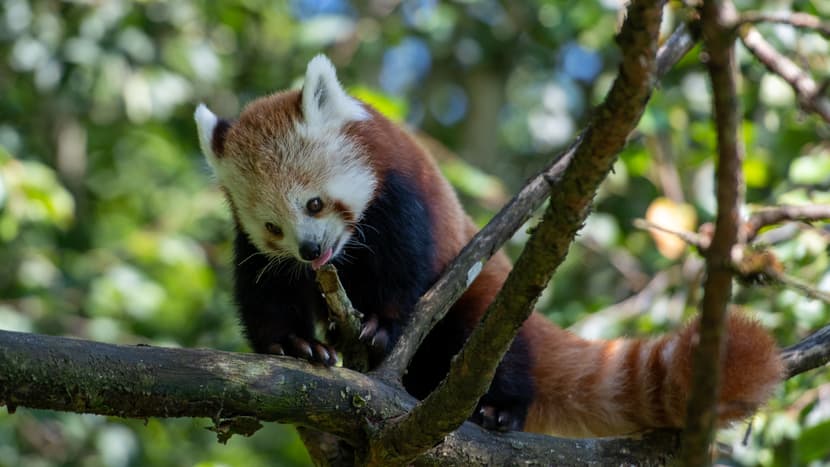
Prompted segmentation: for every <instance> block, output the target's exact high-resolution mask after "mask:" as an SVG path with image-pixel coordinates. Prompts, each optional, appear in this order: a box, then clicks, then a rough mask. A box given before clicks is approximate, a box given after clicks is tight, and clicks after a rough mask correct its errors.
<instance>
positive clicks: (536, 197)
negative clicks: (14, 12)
mask: <svg viewBox="0 0 830 467" xmlns="http://www.w3.org/2000/svg"><path fill="white" fill-rule="evenodd" d="M695 42H696V39H695V38H694V37H693V35H692V33H691V32H690V31H689V28H688V27H686V26H685V25H683V26H680V27H679V28H677V30H675V31H674V33H672V35H671V36H670V37H669V39H668V40H666V42H665V44H664V45H663V46H662V47H661V48H660V50H659V51H658V53H657V74H656V78H660V77H662V76H663V75H664V74H665V73H666V72H668V70H669V69H671V67H672V66H673V65H674V64H675V63H677V62H678V61H679V60H680V59H681V58H683V56H685V55H686V54H687V53H688V52H689V51H690V50H691V49H692V48H693V47H694V45H695ZM655 84H656V80H654V81H652V82H650V83H648V85H649V89H651V88H653V86H654V85H655ZM639 104H640V103H638V104H637V107H639ZM643 104H644V103H643ZM628 105H631V103H629V104H628ZM581 143H582V135H580V136H578V137H577V139H576V140H575V141H573V142H572V143H571V145H570V146H569V147H568V149H566V150H565V151H564V152H562V153H560V154H558V155H556V156H555V157H554V160H553V162H552V163H551V164H550V165H549V166H548V167H547V168H545V169H544V170H543V171H542V172H541V173H539V174H538V175H536V176H535V177H533V178H531V179H530V181H529V182H528V183H527V184H526V185H525V186H524V187H523V188H522V189H521V191H519V193H518V194H516V196H514V197H513V199H511V200H510V202H508V203H507V204H506V205H505V206H504V207H503V208H502V209H501V210H500V211H499V212H498V213H497V214H496V215H495V216H493V218H492V219H491V220H490V222H489V223H488V224H487V225H486V226H484V228H483V229H481V230H480V231H479V232H478V233H477V234H476V235H475V236H474V237H473V238H472V240H471V241H470V242H469V243H468V244H467V246H465V247H464V249H463V250H461V252H460V253H459V255H458V257H457V258H455V260H453V262H452V263H450V265H449V266H447V268H446V270H445V271H444V274H443V275H442V276H441V278H440V279H438V281H437V282H436V283H435V284H434V285H433V286H432V287H431V288H430V289H429V291H427V293H426V294H424V296H423V297H421V300H419V301H418V304H417V305H416V306H415V312H414V313H413V315H412V320H411V321H410V323H409V325H408V326H407V327H406V329H405V330H404V332H403V334H402V335H401V337H400V339H399V340H398V343H397V345H395V347H394V349H393V350H392V352H391V353H390V354H389V355H388V356H387V357H386V359H384V362H383V364H382V365H381V366H380V367H379V368H378V369H376V370H375V372H374V374H375V375H376V376H377V377H379V378H381V379H383V380H386V381H395V380H398V379H399V378H400V377H401V375H402V374H403V372H404V370H405V369H406V368H407V367H408V366H409V362H410V361H411V360H412V357H413V356H414V355H415V352H416V351H417V350H418V347H419V346H420V345H421V342H422V341H423V340H424V338H425V337H426V335H427V334H428V333H429V331H430V330H431V329H432V327H433V326H435V324H436V323H438V321H440V320H441V318H443V317H444V315H446V313H447V311H448V310H449V309H450V307H451V306H452V305H453V303H455V301H456V300H458V298H459V297H460V296H461V294H463V293H464V291H465V290H467V287H468V286H469V283H468V282H469V281H468V278H469V277H470V272H471V271H474V270H475V269H477V268H478V267H480V266H481V265H483V264H484V263H486V262H487V260H488V259H490V257H491V256H492V255H493V254H494V253H495V252H496V251H498V249H499V248H500V247H501V245H502V244H504V242H506V241H507V240H508V239H509V238H510V237H511V236H512V235H513V234H514V233H515V232H516V230H518V229H519V228H520V227H521V226H522V225H524V223H525V222H527V221H528V220H529V219H530V218H531V216H532V215H533V213H534V212H535V211H536V209H538V208H539V206H541V205H542V203H543V202H544V201H545V200H546V199H547V198H548V196H549V195H550V193H551V192H556V191H559V190H560V189H561V186H562V181H561V177H562V173H563V172H564V171H565V168H566V167H567V166H568V164H569V162H570V160H571V159H572V158H573V155H574V153H575V151H576V150H577V148H578V147H579V146H580V145H581Z"/></svg>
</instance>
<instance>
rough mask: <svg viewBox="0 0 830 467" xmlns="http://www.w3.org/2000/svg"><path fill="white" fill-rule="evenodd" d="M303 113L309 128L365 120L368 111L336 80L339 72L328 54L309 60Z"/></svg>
mask: <svg viewBox="0 0 830 467" xmlns="http://www.w3.org/2000/svg"><path fill="white" fill-rule="evenodd" d="M302 95H303V102H302V106H303V117H304V119H305V121H306V123H307V124H308V126H309V127H310V128H340V127H341V126H343V125H344V124H346V123H347V122H351V121H355V120H366V119H367V118H369V113H368V112H367V111H366V109H365V108H363V105H362V104H361V103H360V102H358V101H357V100H356V99H354V98H352V97H351V96H349V95H348V94H347V93H346V91H345V90H344V89H343V87H342V86H340V82H339V81H337V72H336V71H335V70H334V65H332V64H331V62H330V61H329V59H328V58H326V56H325V55H318V56H316V57H314V58H313V59H312V60H311V61H310V62H308V67H307V68H306V73H305V82H304V84H303V92H302Z"/></svg>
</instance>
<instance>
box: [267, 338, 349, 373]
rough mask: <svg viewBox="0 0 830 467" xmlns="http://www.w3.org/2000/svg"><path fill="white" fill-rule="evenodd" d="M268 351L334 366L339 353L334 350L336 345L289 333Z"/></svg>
mask: <svg viewBox="0 0 830 467" xmlns="http://www.w3.org/2000/svg"><path fill="white" fill-rule="evenodd" d="M268 353H270V354H274V355H290V356H292V357H296V358H301V359H303V360H308V361H309V362H311V363H319V364H322V365H325V366H332V365H334V364H335V363H337V353H336V352H335V351H334V347H332V346H330V345H328V344H326V343H324V342H320V341H318V340H316V339H308V340H306V339H303V338H302V337H298V336H296V335H294V334H289V335H288V336H286V337H285V338H284V339H282V341H280V343H277V344H272V345H271V346H270V347H269V348H268Z"/></svg>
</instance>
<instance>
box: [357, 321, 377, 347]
mask: <svg viewBox="0 0 830 467" xmlns="http://www.w3.org/2000/svg"><path fill="white" fill-rule="evenodd" d="M377 330H378V317H377V316H372V317H370V318H369V319H367V320H366V322H365V323H363V327H362V328H361V329H360V336H359V337H358V338H359V339H360V340H362V341H363V340H366V339H368V338H370V337H371V338H374V336H375V332H377Z"/></svg>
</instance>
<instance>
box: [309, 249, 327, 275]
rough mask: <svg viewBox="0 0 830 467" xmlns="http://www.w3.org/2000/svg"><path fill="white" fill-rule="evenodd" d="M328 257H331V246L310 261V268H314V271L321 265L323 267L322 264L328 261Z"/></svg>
mask: <svg viewBox="0 0 830 467" xmlns="http://www.w3.org/2000/svg"><path fill="white" fill-rule="evenodd" d="M330 259H331V248H329V249H328V250H326V251H324V252H323V254H322V255H320V257H319V258H317V259H315V260H314V261H312V262H311V269H314V270H315V271H316V270H318V269H320V268H321V267H323V265H324V264H326V263H328V261H329V260H330Z"/></svg>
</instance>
